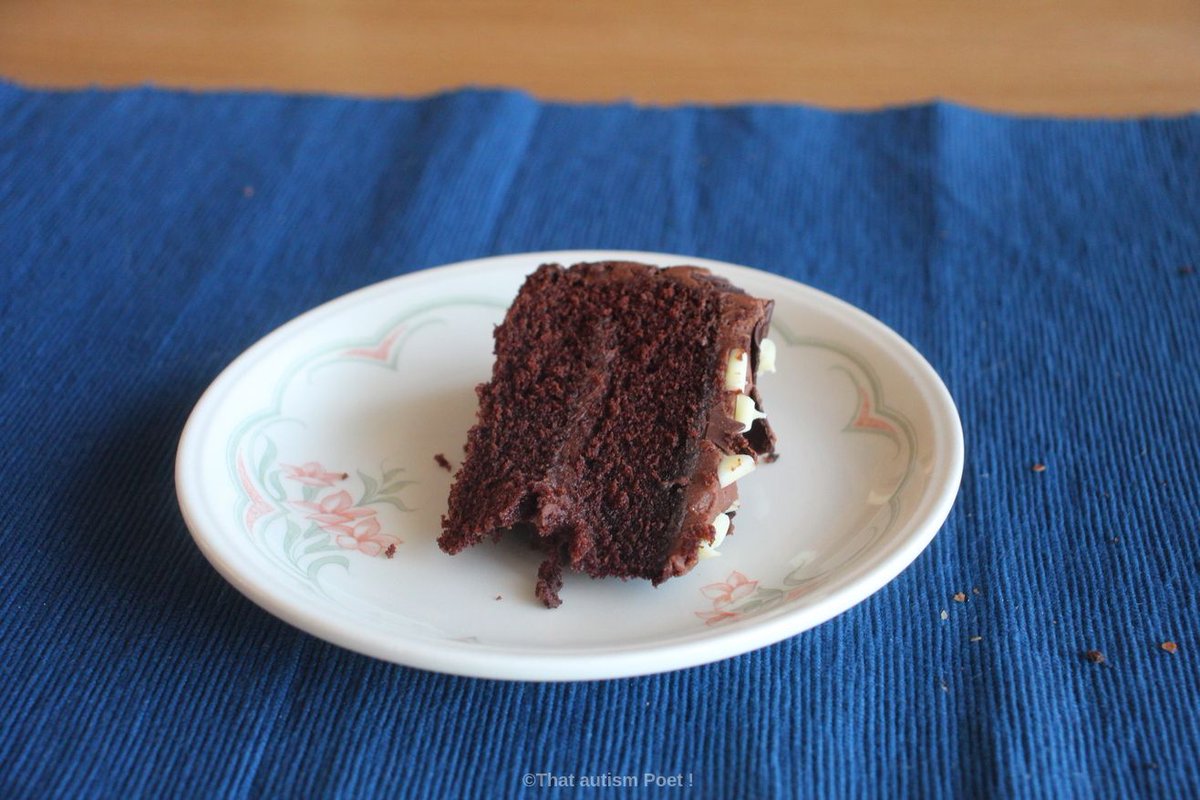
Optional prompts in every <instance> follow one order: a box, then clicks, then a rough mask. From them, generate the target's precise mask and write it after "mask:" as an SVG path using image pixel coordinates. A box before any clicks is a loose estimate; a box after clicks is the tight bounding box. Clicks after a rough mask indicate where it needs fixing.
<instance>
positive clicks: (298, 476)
mask: <svg viewBox="0 0 1200 800" xmlns="http://www.w3.org/2000/svg"><path fill="white" fill-rule="evenodd" d="M279 466H281V467H283V472H284V477H285V478H290V479H291V480H294V481H297V482H299V483H303V484H304V485H305V486H333V482H334V481H340V480H342V479H343V478H344V477H345V473H341V472H326V470H325V468H324V467H322V466H321V465H320V464H318V463H317V462H316V461H309V462H308V463H307V464H304V465H302V466H299V467H294V466H292V465H291V464H280V465H279Z"/></svg>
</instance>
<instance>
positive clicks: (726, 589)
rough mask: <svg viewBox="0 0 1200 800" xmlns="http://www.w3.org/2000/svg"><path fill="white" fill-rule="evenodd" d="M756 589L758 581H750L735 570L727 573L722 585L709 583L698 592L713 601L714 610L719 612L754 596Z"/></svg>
mask: <svg viewBox="0 0 1200 800" xmlns="http://www.w3.org/2000/svg"><path fill="white" fill-rule="evenodd" d="M757 588H758V581H752V580H750V579H749V578H747V577H746V576H745V575H743V574H742V573H740V572H738V571H737V570H736V569H735V570H734V571H733V572H731V573H729V577H728V578H726V579H725V582H724V583H710V584H708V585H707V586H705V587H703V588H702V589H701V590H700V592H701V593H702V594H703V595H704V596H705V597H707V598H709V599H710V600H712V601H713V608H714V609H718V610H719V609H721V608H722V607H724V606H727V605H729V604H730V603H736V602H737V601H738V600H744V599H745V598H747V597H749V596H750V595H752V594H754V590H755V589H757ZM710 624H711V623H710Z"/></svg>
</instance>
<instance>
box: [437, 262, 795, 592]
mask: <svg viewBox="0 0 1200 800" xmlns="http://www.w3.org/2000/svg"><path fill="white" fill-rule="evenodd" d="M772 306H773V302H772V301H770V300H760V299H757V298H755V297H751V296H750V295H748V294H746V293H745V292H743V291H742V290H740V289H738V288H737V287H735V286H733V285H732V284H731V283H729V282H728V281H726V280H724V279H723V278H719V277H716V276H715V275H713V274H712V273H710V272H709V271H708V270H705V269H702V268H700V267H691V266H678V267H669V268H666V269H659V268H657V267H652V266H648V265H645V264H636V263H629V262H600V263H590V264H576V265H574V266H572V267H570V268H564V267H562V266H560V265H558V264H546V265H543V266H541V267H539V268H538V270H537V271H536V272H534V273H533V274H532V275H530V276H529V277H528V278H526V280H525V283H524V285H523V286H522V287H521V290H520V292H519V293H518V295H517V298H516V300H515V301H514V302H513V304H512V306H511V308H509V310H508V314H507V315H506V317H505V319H504V322H503V323H502V324H501V325H500V326H498V327H497V328H496V332H495V339H496V341H495V354H496V360H495V364H494V365H493V368H492V378H491V380H490V381H489V382H488V383H485V384H481V385H480V386H479V387H478V388H477V389H476V392H477V393H478V395H479V413H478V421H477V423H476V425H475V426H474V427H473V428H472V429H471V431H470V433H469V435H468V437H467V444H466V448H465V449H466V459H465V461H464V462H463V465H462V468H461V469H460V470H459V472H458V475H457V476H456V478H455V481H454V485H453V487H452V488H451V490H450V502H449V509H448V510H447V512H446V515H445V516H444V517H442V529H443V530H442V535H441V537H440V538H439V539H438V544H439V545H440V546H441V548H442V549H443V550H444V551H446V552H447V553H450V554H454V553H458V552H459V551H461V550H462V549H463V548H465V547H468V546H470V545H473V544H475V543H477V542H479V541H481V540H483V539H485V538H494V539H499V538H500V537H502V536H508V535H515V536H527V537H528V538H529V540H530V542H531V543H532V544H533V546H534V547H536V548H537V549H539V550H540V551H542V552H543V553H544V554H545V560H544V561H543V562H542V565H541V567H540V569H539V570H538V580H537V587H536V594H537V596H538V597H539V598H540V599H541V600H542V601H543V602H544V603H545V604H546V605H547V606H549V607H551V608H553V607H555V606H557V605H559V603H560V600H559V596H558V593H559V589H560V588H561V586H562V571H563V570H564V569H570V570H575V571H578V572H584V573H587V574H588V575H592V576H594V577H603V576H619V577H623V578H630V577H636V578H646V579H649V580H651V581H653V582H654V584H655V585H657V584H659V583H661V582H663V581H665V580H666V579H668V578H671V577H673V576H677V575H682V574H683V573H685V572H687V571H688V570H690V569H691V568H692V567H694V566H695V565H696V563H697V561H698V559H700V558H702V557H707V556H711V555H715V554H718V553H717V552H716V549H715V548H716V545H718V544H720V542H721V540H723V539H724V537H725V535H726V534H727V533H728V532H729V531H730V530H731V524H730V517H731V516H732V513H733V511H734V510H736V508H737V484H736V480H737V479H738V478H740V477H742V476H743V475H745V474H747V473H749V472H750V471H752V470H753V469H754V468H755V466H756V464H757V463H758V461H759V460H760V459H764V460H765V457H771V456H773V454H774V451H775V436H774V434H773V433H772V431H771V428H770V426H769V425H768V424H767V421H766V419H765V417H764V416H763V414H762V412H761V409H762V400H761V398H760V396H759V393H758V386H757V381H756V378H757V375H758V373H759V372H760V371H773V370H774V355H775V352H774V351H775V348H774V345H772V344H771V342H770V340H769V339H765V338H764V336H765V334H766V332H767V328H768V326H769V324H770V320H771V310H772Z"/></svg>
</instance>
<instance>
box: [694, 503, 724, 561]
mask: <svg viewBox="0 0 1200 800" xmlns="http://www.w3.org/2000/svg"><path fill="white" fill-rule="evenodd" d="M712 526H713V530H714V531H716V535H715V536H713V540H712V542H711V543H710V542H701V543H700V548H699V549H698V550H697V554H698V555H699V556H700V558H716V557H717V556H719V555H721V554H720V553H718V552H717V548H718V547H720V546H721V542H723V541H725V536H726V535H727V534H728V533H729V517H728V516H726V515H725V514H717V516H716V517H715V518H714V519H713V521H712Z"/></svg>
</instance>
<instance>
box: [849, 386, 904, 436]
mask: <svg viewBox="0 0 1200 800" xmlns="http://www.w3.org/2000/svg"><path fill="white" fill-rule="evenodd" d="M857 388H858V416H856V417H855V418H854V421H853V422H851V423H850V427H852V428H857V429H859V430H877V431H884V432H885V433H890V434H893V435H895V433H896V428H895V427H894V426H893V425H892V424H891V423H890V422H888V421H887V420H885V419H882V418H881V417H877V416H875V411H874V409H873V408H871V397H870V395H868V394H867V390H866V389H864V388H862V387H861V386H859V387H857Z"/></svg>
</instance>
